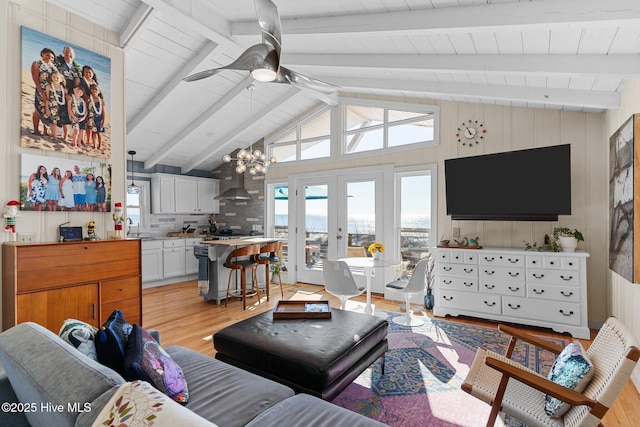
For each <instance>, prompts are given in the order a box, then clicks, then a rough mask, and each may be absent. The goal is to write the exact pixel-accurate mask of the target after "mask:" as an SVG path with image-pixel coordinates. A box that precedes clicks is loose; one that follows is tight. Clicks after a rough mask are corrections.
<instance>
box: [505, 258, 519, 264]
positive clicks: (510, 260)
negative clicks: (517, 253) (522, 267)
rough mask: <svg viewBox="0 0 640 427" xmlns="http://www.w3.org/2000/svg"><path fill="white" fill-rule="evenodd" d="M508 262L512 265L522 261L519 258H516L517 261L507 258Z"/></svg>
mask: <svg viewBox="0 0 640 427" xmlns="http://www.w3.org/2000/svg"><path fill="white" fill-rule="evenodd" d="M507 260H509V262H510V263H511V264H516V263H517V262H518V261H520V259H519V258H515V259H514V258H507Z"/></svg>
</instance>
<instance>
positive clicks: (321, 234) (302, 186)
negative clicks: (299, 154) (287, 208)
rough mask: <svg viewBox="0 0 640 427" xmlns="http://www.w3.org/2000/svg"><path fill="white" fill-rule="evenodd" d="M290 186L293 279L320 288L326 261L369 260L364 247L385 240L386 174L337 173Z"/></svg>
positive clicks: (367, 172)
mask: <svg viewBox="0 0 640 427" xmlns="http://www.w3.org/2000/svg"><path fill="white" fill-rule="evenodd" d="M294 181H295V182H294V188H295V191H296V198H295V211H296V215H295V227H296V234H295V239H296V244H295V247H296V253H295V259H296V260H297V278H298V281H300V282H306V283H313V284H319V285H321V284H323V279H322V265H323V262H324V260H327V259H330V260H335V259H339V258H344V257H346V256H367V252H366V249H367V248H368V246H369V245H370V244H371V243H373V242H374V241H381V240H382V239H383V236H384V233H385V232H384V224H385V220H384V218H385V191H384V190H385V189H384V181H385V180H384V172H383V171H380V170H379V169H378V170H377V171H374V170H366V171H359V172H349V173H347V172H343V171H340V174H337V175H336V174H333V175H316V176H313V177H301V178H299V179H295V180H294ZM390 204H391V202H390V203H387V205H390ZM386 211H388V212H390V213H391V215H393V210H392V209H386ZM387 214H388V213H387ZM291 237H292V236H290V238H291ZM358 280H363V279H358Z"/></svg>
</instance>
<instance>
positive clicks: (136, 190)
mask: <svg viewBox="0 0 640 427" xmlns="http://www.w3.org/2000/svg"><path fill="white" fill-rule="evenodd" d="M128 153H129V155H131V184H129V186H128V187H127V193H128V194H139V193H140V187H138V186H137V185H136V183H135V182H134V180H133V156H134V155H135V154H136V152H135V151H133V150H129V151H128Z"/></svg>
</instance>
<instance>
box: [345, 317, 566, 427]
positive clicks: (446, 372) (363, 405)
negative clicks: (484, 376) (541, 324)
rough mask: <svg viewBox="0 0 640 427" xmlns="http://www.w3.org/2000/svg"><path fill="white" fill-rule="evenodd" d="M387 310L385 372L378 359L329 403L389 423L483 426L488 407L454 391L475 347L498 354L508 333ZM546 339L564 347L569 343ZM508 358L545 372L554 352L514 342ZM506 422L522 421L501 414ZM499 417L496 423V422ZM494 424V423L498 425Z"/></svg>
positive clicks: (518, 423)
mask: <svg viewBox="0 0 640 427" xmlns="http://www.w3.org/2000/svg"><path fill="white" fill-rule="evenodd" d="M397 315H398V314H397V313H392V314H389V317H388V319H387V320H388V321H389V335H388V340H389V350H388V351H387V353H386V356H385V374H384V375H381V372H380V361H377V362H376V363H375V364H374V365H372V366H370V367H369V368H368V369H367V370H366V371H364V372H363V373H362V374H361V375H360V376H359V377H358V378H357V379H356V380H355V381H354V382H353V383H352V384H351V385H349V387H347V388H346V389H345V390H344V391H343V392H342V393H340V394H339V395H338V396H337V397H336V398H335V399H334V400H333V403H334V404H336V405H338V406H342V407H344V408H347V409H349V410H352V411H354V412H358V413H361V414H363V415H366V416H367V417H369V418H373V419H375V420H378V421H381V422H383V423H385V424H388V425H390V426H394V427H395V426H406V427H415V426H430V427H437V426H484V425H485V423H486V420H487V417H488V416H489V409H490V408H489V406H488V405H487V404H485V403H483V402H481V401H480V400H478V399H476V398H474V397H472V396H470V395H468V394H467V393H465V392H464V391H462V390H461V389H460V385H461V384H462V382H463V381H464V378H465V376H466V375H467V372H468V371H469V366H470V365H471V363H472V361H473V357H474V355H475V351H476V348H478V347H483V348H486V349H488V350H493V351H495V352H497V353H501V354H504V352H505V350H506V347H507V345H508V343H509V336H508V335H506V334H504V333H502V332H500V331H499V330H498V329H497V327H496V328H486V327H481V326H472V325H467V324H463V323H458V322H450V321H446V320H430V319H426V323H425V324H424V325H423V326H420V327H413V328H409V327H403V326H398V325H396V324H395V323H393V322H392V321H391V318H392V317H394V316H397ZM552 341H554V342H556V343H558V344H561V345H565V344H566V343H568V342H569V341H568V340H567V341H565V340H554V339H552ZM513 359H514V360H517V361H519V362H520V363H523V364H524V365H526V366H528V367H530V368H532V369H536V370H538V372H542V373H544V374H545V375H546V373H547V372H548V371H549V369H550V368H551V365H552V364H553V359H554V355H553V354H552V353H550V352H547V351H545V350H541V349H538V348H536V347H534V346H530V345H528V344H525V343H522V342H518V344H517V345H516V349H515V351H514V356H513ZM501 419H502V422H503V423H504V424H505V425H509V426H521V425H522V424H521V423H520V422H519V421H518V420H516V419H513V418H511V417H506V418H505V417H501ZM499 422H500V420H499V421H498V423H499ZM498 423H496V425H498Z"/></svg>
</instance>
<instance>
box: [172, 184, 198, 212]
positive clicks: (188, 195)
mask: <svg viewBox="0 0 640 427" xmlns="http://www.w3.org/2000/svg"><path fill="white" fill-rule="evenodd" d="M175 186H176V212H177V213H198V181H196V179H194V178H188V177H176V181H175Z"/></svg>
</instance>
